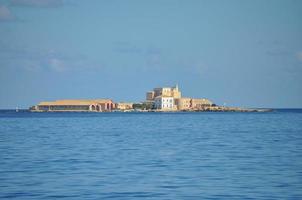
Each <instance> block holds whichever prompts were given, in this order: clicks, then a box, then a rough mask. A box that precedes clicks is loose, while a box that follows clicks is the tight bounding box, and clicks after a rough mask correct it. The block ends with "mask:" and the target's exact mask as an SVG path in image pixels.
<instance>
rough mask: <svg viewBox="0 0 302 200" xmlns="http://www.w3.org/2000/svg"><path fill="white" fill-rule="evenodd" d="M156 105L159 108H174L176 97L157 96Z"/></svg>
mask: <svg viewBox="0 0 302 200" xmlns="http://www.w3.org/2000/svg"><path fill="white" fill-rule="evenodd" d="M154 107H155V109H159V110H174V98H173V97H163V96H158V97H155V99H154Z"/></svg>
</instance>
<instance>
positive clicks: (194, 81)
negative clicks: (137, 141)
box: [0, 0, 302, 108]
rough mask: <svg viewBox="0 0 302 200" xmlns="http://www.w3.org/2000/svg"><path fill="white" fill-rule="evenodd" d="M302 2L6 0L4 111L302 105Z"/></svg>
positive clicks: (1, 42) (1, 75)
mask: <svg viewBox="0 0 302 200" xmlns="http://www.w3.org/2000/svg"><path fill="white" fill-rule="evenodd" d="M301 10H302V1H300V0H282V1H280V0H247V1H241V0H237V1H235V0H228V1H226V0H221V1H217V0H180V1H178V0H161V1H160V0H153V1H147V0H128V1H122V0H119V1H117V0H110V1H109V0H85V1H80V0H78V1H76V0H65V1H64V0H0V108H15V107H16V106H18V107H22V108H27V107H29V106H31V105H34V104H36V103H38V102H40V101H44V100H55V99H67V98H112V99H113V100H115V101H142V100H144V98H145V92H146V91H147V90H150V89H152V88H153V87H158V86H170V85H171V86H173V85H174V84H176V83H178V84H179V86H180V89H181V90H182V93H183V96H191V97H203V98H209V99H211V100H213V101H214V102H216V103H217V104H223V103H224V102H225V103H226V104H227V105H230V106H231V105H232V106H245V107H302V12H301Z"/></svg>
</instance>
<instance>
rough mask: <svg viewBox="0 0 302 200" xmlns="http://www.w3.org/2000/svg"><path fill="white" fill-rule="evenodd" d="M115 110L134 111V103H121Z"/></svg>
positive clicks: (117, 104) (116, 105)
mask: <svg viewBox="0 0 302 200" xmlns="http://www.w3.org/2000/svg"><path fill="white" fill-rule="evenodd" d="M115 108H116V109H118V110H130V109H133V103H129V102H119V103H116V104H115Z"/></svg>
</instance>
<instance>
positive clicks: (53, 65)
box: [0, 43, 102, 73]
mask: <svg viewBox="0 0 302 200" xmlns="http://www.w3.org/2000/svg"><path fill="white" fill-rule="evenodd" d="M0 66H2V67H3V66H6V67H13V68H16V69H23V70H26V71H30V72H39V71H45V70H50V71H53V72H58V73H61V72H65V71H81V70H88V71H89V70H96V69H99V68H101V67H102V65H101V64H99V63H98V62H94V61H91V60H90V59H88V58H87V57H86V56H84V55H73V54H68V53H63V52H58V51H54V50H43V49H39V50H37V49H36V50H29V49H28V48H26V47H17V46H12V45H8V44H4V43H0Z"/></svg>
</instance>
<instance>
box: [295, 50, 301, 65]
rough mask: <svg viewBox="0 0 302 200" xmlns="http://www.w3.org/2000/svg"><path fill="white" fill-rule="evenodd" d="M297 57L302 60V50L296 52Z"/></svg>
mask: <svg viewBox="0 0 302 200" xmlns="http://www.w3.org/2000/svg"><path fill="white" fill-rule="evenodd" d="M296 58H297V59H298V60H299V61H301V62H302V51H300V52H297V53H296Z"/></svg>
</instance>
